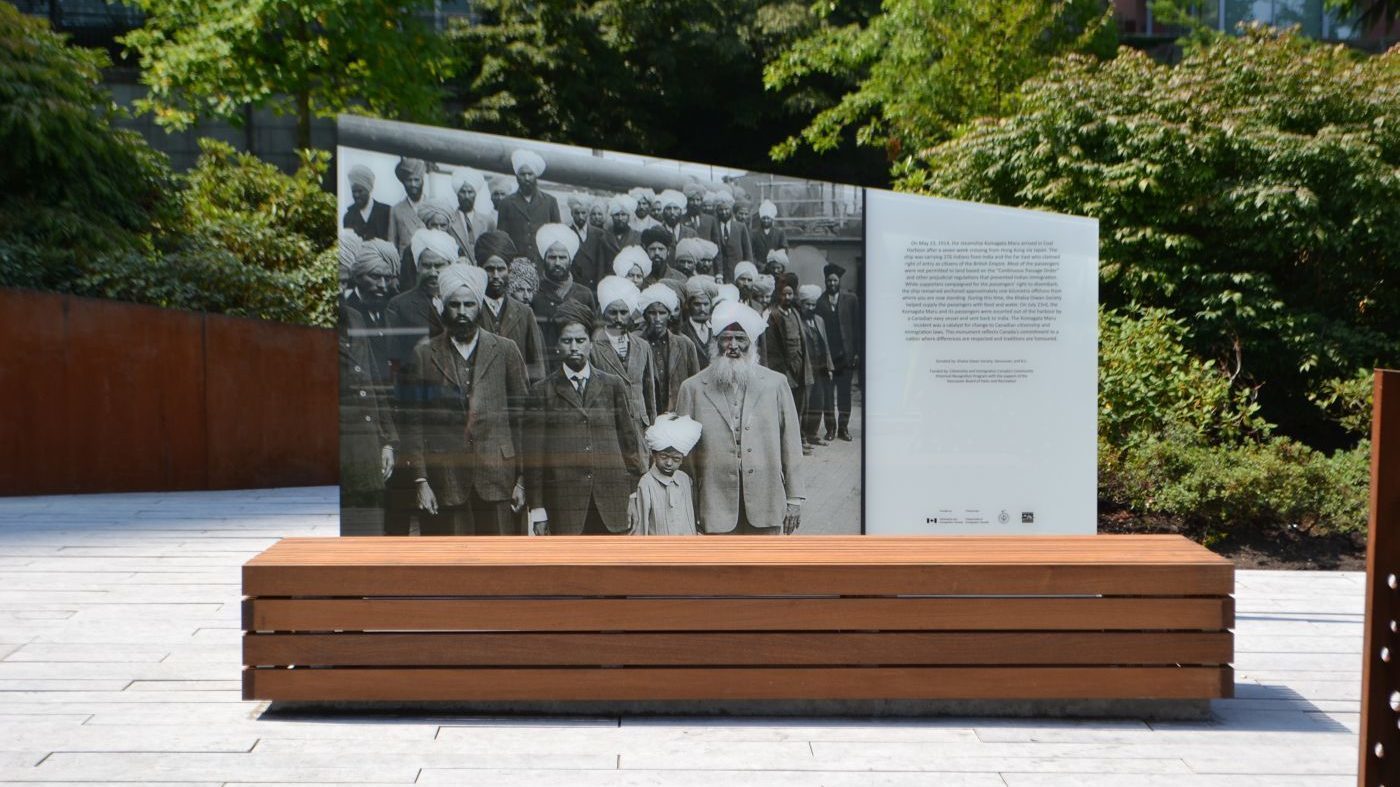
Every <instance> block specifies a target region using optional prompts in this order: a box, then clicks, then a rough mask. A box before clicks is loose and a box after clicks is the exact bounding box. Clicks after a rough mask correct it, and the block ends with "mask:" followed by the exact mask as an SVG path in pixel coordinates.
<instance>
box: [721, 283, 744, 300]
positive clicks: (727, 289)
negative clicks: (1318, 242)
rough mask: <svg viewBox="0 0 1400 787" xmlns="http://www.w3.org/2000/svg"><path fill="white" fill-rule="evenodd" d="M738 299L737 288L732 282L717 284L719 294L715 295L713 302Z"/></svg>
mask: <svg viewBox="0 0 1400 787" xmlns="http://www.w3.org/2000/svg"><path fill="white" fill-rule="evenodd" d="M738 300H739V288H738V287H735V286H734V285H732V284H721V285H719V294H718V295H716V296H715V303H724V302H725V301H731V302H737V301H738Z"/></svg>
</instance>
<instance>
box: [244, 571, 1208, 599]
mask: <svg viewBox="0 0 1400 787" xmlns="http://www.w3.org/2000/svg"><path fill="white" fill-rule="evenodd" d="M1233 586H1234V571H1233V569H1232V568H1231V567H1230V566H1228V565H1223V566H1217V565H1144V564H1137V565H1134V564H1114V563H1104V564H1098V565H1093V564H1085V565H1074V564H1070V565H991V564H987V565H946V564H936V565H922V566H910V565H886V564H879V563H877V564H872V565H830V566H818V565H763V564H755V565H743V566H733V565H693V566H683V565H677V566H646V565H583V564H579V565H558V566H554V565H548V566H542V565H521V566H496V565H487V566H479V565H461V566H453V565H409V566H400V565H394V566H385V565H343V566H318V565H295V566H253V565H247V566H244V569H243V592H244V593H245V594H246V595H249V596H342V597H343V596H453V595H457V596H461V595H474V596H675V595H693V596H715V595H733V596H783V595H788V596H791V595H798V596H800V595H814V596H824V595H857V596H886V595H889V596H893V595H938V596H946V595H1091V594H1092V595H1108V596H1225V595H1229V594H1230V593H1231V592H1232V591H1233V589H1234V587H1233Z"/></svg>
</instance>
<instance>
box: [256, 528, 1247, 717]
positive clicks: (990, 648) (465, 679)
mask: <svg viewBox="0 0 1400 787" xmlns="http://www.w3.org/2000/svg"><path fill="white" fill-rule="evenodd" d="M1233 589H1234V567H1233V566H1232V565H1231V563H1230V562H1229V561H1228V560H1226V559H1224V558H1221V557H1218V556H1216V555H1213V554H1212V553H1210V552H1209V551H1207V550H1205V549H1203V548H1202V547H1200V546H1198V545H1196V544H1194V543H1192V542H1190V541H1188V540H1186V539H1184V538H1181V537H1177V536H1085V537H1014V538H1013V537H955V538H939V537H927V538H887V537H868V536H867V537H861V536H853V537H816V536H810V537H793V538H759V537H691V538H674V537H649V538H618V537H612V538H608V537H549V538H518V539H487V538H421V539H405V538H397V539H394V538H325V539H316V538H293V539H286V540H284V541H281V542H279V543H278V544H276V545H274V546H273V547H272V548H270V549H268V550H267V551H266V552H264V553H262V554H261V555H259V556H257V557H255V558H253V559H252V560H251V561H249V562H248V563H247V564H245V565H244V567H243V592H244V595H245V596H246V600H245V601H244V614H243V628H244V629H245V631H246V634H245V636H244V640H243V641H244V648H243V653H244V661H243V663H244V667H245V668H244V672H243V696H244V697H245V698H246V699H256V700H278V701H291V702H345V701H351V702H360V701H368V702H420V701H455V702H467V703H471V702H497V703H500V702H556V703H564V702H576V701H594V702H600V701H601V702H609V701H611V702H627V701H633V702H635V701H770V700H774V701H793V700H1208V699H1212V698H1220V697H1229V696H1232V692H1233V686H1234V680H1233V672H1232V670H1231V668H1230V666H1229V665H1230V662H1231V660H1232V656H1233V638H1232V635H1231V632H1230V629H1231V628H1232V627H1233V625H1234V601H1233V599H1232V598H1231V596H1230V594H1231V593H1232V592H1233Z"/></svg>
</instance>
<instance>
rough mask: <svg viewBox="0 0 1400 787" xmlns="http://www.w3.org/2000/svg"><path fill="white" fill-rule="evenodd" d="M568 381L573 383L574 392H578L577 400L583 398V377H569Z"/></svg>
mask: <svg viewBox="0 0 1400 787" xmlns="http://www.w3.org/2000/svg"><path fill="white" fill-rule="evenodd" d="M569 379H570V380H572V381H573V383H574V390H575V391H577V392H578V395H579V398H582V397H583V375H578V376H577V377H570V378H569Z"/></svg>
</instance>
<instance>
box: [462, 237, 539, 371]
mask: <svg viewBox="0 0 1400 787" xmlns="http://www.w3.org/2000/svg"><path fill="white" fill-rule="evenodd" d="M475 253H476V258H477V259H478V260H481V261H482V262H481V269H482V270H484V271H486V297H485V298H484V299H483V301H482V309H481V318H480V319H479V321H478V322H479V323H480V324H481V327H482V328H485V329H486V330H488V331H490V332H491V333H494V334H496V335H497V336H503V337H505V338H507V339H510V340H511V341H513V342H515V346H516V348H517V349H519V350H520V354H521V355H522V356H524V358H525V373H526V375H527V376H528V377H529V378H530V384H531V385H534V384H535V383H537V382H539V381H540V380H543V379H544V375H545V366H544V335H543V333H541V331H540V325H539V323H538V322H536V321H535V312H534V310H532V309H531V308H530V307H529V305H527V304H525V303H522V302H520V301H518V300H516V299H515V298H512V297H510V277H511V272H510V271H511V266H510V263H511V261H512V260H514V259H515V254H516V251H515V244H513V243H511V240H510V236H509V235H507V234H505V233H504V232H501V231H499V230H497V231H494V232H487V233H483V234H482V235H481V237H479V238H477V241H476V250H475Z"/></svg>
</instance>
